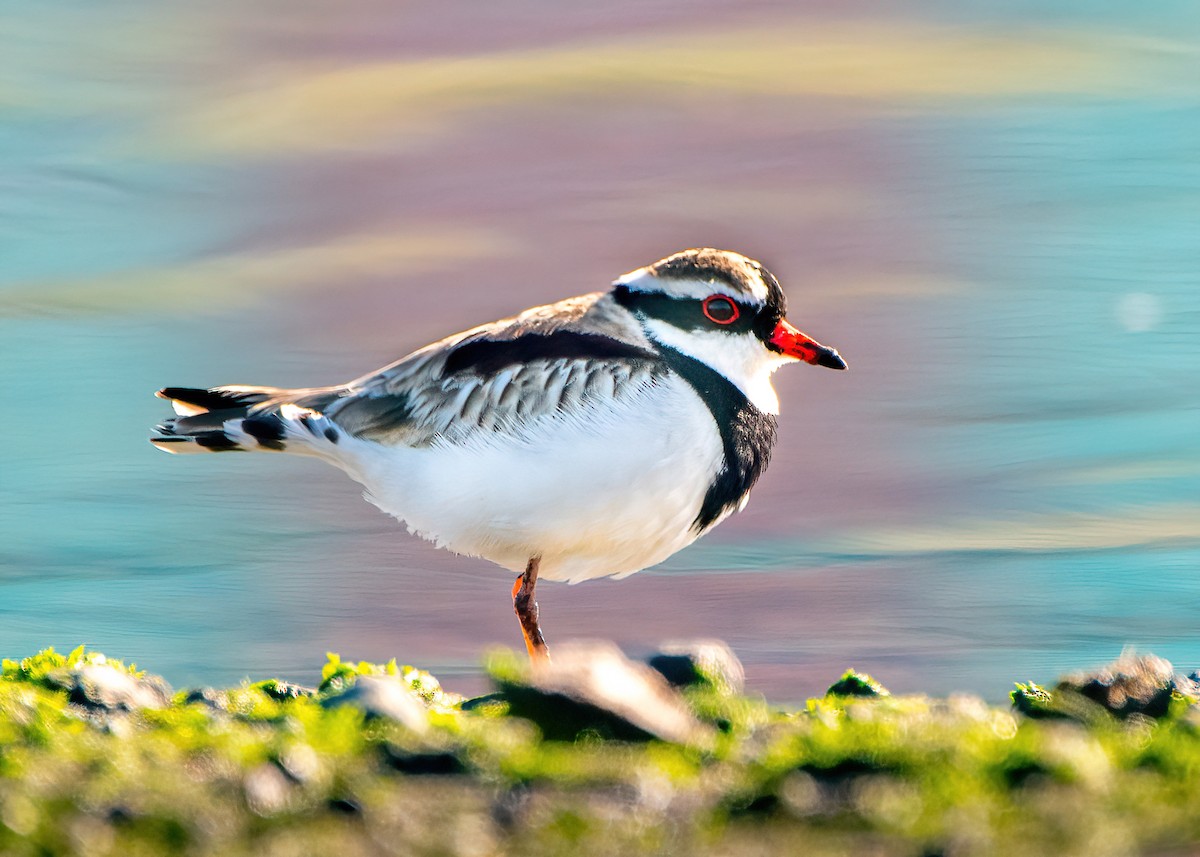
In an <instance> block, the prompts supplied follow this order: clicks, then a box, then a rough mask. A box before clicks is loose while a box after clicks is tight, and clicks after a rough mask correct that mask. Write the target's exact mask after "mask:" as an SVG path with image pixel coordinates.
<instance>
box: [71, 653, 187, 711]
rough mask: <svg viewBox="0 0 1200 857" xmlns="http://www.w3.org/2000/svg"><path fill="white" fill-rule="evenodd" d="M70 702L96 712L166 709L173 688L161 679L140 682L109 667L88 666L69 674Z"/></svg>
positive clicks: (135, 677)
mask: <svg viewBox="0 0 1200 857" xmlns="http://www.w3.org/2000/svg"><path fill="white" fill-rule="evenodd" d="M64 686H65V687H66V690H67V694H68V699H69V700H70V701H71V702H73V703H75V704H76V705H82V706H85V707H86V708H89V709H92V710H96V711H136V710H138V709H140V708H154V709H157V708H166V707H167V705H169V704H170V701H171V688H170V685H168V684H167V683H166V682H165V681H164V680H163V679H162V678H160V677H159V676H145V677H142V678H138V677H137V676H134V675H130V674H129V673H127V672H122V671H121V670H119V669H116V668H115V667H111V666H108V665H107V664H87V665H85V666H82V667H80V668H79V669H76V670H72V671H71V672H70V673H68V674H67V676H66V677H65V681H64Z"/></svg>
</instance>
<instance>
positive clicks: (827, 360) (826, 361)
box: [813, 348, 846, 369]
mask: <svg viewBox="0 0 1200 857" xmlns="http://www.w3.org/2000/svg"><path fill="white" fill-rule="evenodd" d="M813 365H814V366H824V367H825V368H826V369H845V368H846V361H845V360H843V359H842V355H840V354H838V353H837V349H836V348H823V349H821V351H820V352H818V353H817V359H816V361H815V362H814V363H813Z"/></svg>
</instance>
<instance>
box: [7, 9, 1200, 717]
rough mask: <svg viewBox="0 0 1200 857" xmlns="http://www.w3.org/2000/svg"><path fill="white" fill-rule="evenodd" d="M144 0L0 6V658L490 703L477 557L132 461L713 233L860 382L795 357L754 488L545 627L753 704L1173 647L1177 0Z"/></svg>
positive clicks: (1194, 382) (320, 504)
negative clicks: (191, 406)
mask: <svg viewBox="0 0 1200 857" xmlns="http://www.w3.org/2000/svg"><path fill="white" fill-rule="evenodd" d="M169 5H170V4H167V5H164V4H152V3H148V2H144V0H126V2H124V3H122V4H119V5H118V6H116V7H111V6H109V7H106V8H104V9H100V8H98V7H94V6H92V5H89V4H85V3H75V2H68V3H60V4H55V6H54V8H53V9H51V7H50V6H48V5H45V4H32V5H29V4H26V5H24V6H19V5H18V4H14V3H6V2H4V0H0V388H2V389H3V390H4V391H5V407H4V412H3V422H2V425H3V428H2V429H0V438H2V439H3V443H2V444H0V449H2V451H0V652H2V653H4V654H5V655H19V654H26V653H30V652H32V651H34V650H36V649H38V648H40V647H42V646H44V645H47V644H54V645H56V646H58V647H60V648H61V647H70V646H72V645H74V644H76V643H78V642H81V641H84V642H87V643H89V644H91V645H93V646H95V647H98V648H100V649H102V650H104V651H106V652H108V653H109V654H112V655H115V656H122V657H126V658H136V659H138V660H140V661H141V662H142V663H143V664H144V665H146V666H149V667H151V668H153V669H155V670H156V671H159V672H162V673H163V674H165V675H166V676H167V677H168V678H169V679H170V680H171V681H173V682H175V683H176V684H188V683H197V682H214V683H230V682H235V681H237V680H238V679H239V678H241V677H243V676H252V677H265V676H268V675H271V676H273V675H280V676H284V677H287V678H292V679H296V680H301V681H305V680H312V679H313V678H314V676H315V672H316V668H317V667H318V666H319V664H320V663H321V661H322V659H323V653H324V652H325V651H326V650H336V651H339V652H341V653H342V655H343V656H344V657H359V658H369V659H386V658H388V657H392V656H395V657H398V658H399V659H400V660H402V661H409V662H413V663H417V664H419V665H421V666H425V667H428V668H430V669H432V670H433V671H434V672H435V673H438V674H440V675H443V676H447V677H448V683H449V684H450V685H451V686H452V687H455V686H457V687H458V688H459V689H463V690H468V691H469V690H475V689H478V688H479V687H481V686H482V684H481V680H480V678H479V675H478V664H479V661H480V658H481V653H482V652H483V651H484V650H486V649H487V648H488V647H489V646H491V645H494V644H504V645H510V646H511V645H515V644H516V643H517V642H518V640H519V637H518V636H517V628H516V623H515V620H514V619H513V617H512V615H511V607H510V605H509V602H508V599H507V596H508V589H509V584H510V581H509V580H508V579H507V577H506V576H505V575H504V574H501V573H499V572H498V571H497V570H495V569H493V568H492V567H490V566H489V565H488V564H487V563H485V562H482V561H478V560H468V559H463V558H459V557H454V556H451V555H449V554H445V553H443V552H438V551H435V550H433V549H432V548H431V547H429V546H428V545H425V544H424V543H421V542H419V541H417V540H415V539H413V538H412V537H409V536H407V535H406V534H405V533H404V532H403V529H402V528H401V527H398V526H397V525H396V524H395V522H393V521H390V520H389V519H387V518H385V517H384V516H383V515H382V514H381V513H379V512H378V511H376V510H375V509H374V507H372V506H369V505H367V504H365V503H363V502H362V500H361V499H360V498H359V497H358V490H357V488H356V487H355V486H354V485H353V484H352V483H350V482H349V481H348V480H347V479H345V478H344V477H343V476H341V475H340V474H338V473H337V472H335V471H334V470H332V469H330V468H325V467H322V466H321V465H319V464H316V463H313V462H308V461H303V460H294V459H290V458H281V457H272V456H240V457H239V456H211V457H203V458H202V457H192V458H186V459H183V458H169V457H167V456H164V455H162V454H161V453H157V452H156V451H154V450H153V449H152V448H151V447H150V446H149V445H148V444H147V443H146V441H145V438H146V435H147V429H148V427H149V426H151V425H153V424H154V423H155V422H156V421H158V420H159V419H160V418H161V417H162V416H163V414H164V410H163V407H162V403H161V402H159V401H157V400H155V399H153V398H152V397H151V396H150V394H151V393H152V392H153V390H155V389H157V388H158V387H160V386H163V385H164V384H181V385H208V384H218V383H234V382H250V383H254V382H257V383H267V384H279V385H289V384H295V385H309V384H322V383H332V382H336V381H341V380H345V379H346V378H349V377H353V376H355V375H358V374H361V373H362V372H364V371H366V370H367V369H370V368H373V367H375V366H379V365H382V364H384V363H386V362H388V361H390V360H392V359H394V358H395V357H398V356H400V355H401V354H402V353H404V352H406V351H407V350H410V349H412V348H415V347H417V346H420V345H422V344H424V343H425V342H427V341H429V340H431V339H434V338H437V337H440V336H442V335H445V334H446V333H449V332H452V331H454V330H458V329H462V328H465V327H468V326H471V325H474V324H477V323H479V322H483V321H488V320H490V319H493V318H496V317H499V316H502V315H506V314H509V313H511V312H514V311H516V310H519V309H521V308H523V307H525V306H528V305H531V304H535V303H539V302H548V301H551V300H555V299H558V298H560V297H564V296H567V295H570V294H577V293H581V292H585V291H592V290H595V289H598V288H603V287H605V285H606V284H607V282H608V281H609V280H611V279H612V278H613V277H614V276H616V275H617V274H620V273H622V272H623V271H625V270H628V269H630V268H633V267H637V266H639V265H641V264H644V263H646V262H649V261H652V260H653V259H656V258H658V257H660V256H662V255H665V254H666V253H669V252H671V251H674V250H676V249H680V248H683V247H686V246H695V245H706V244H708V245H717V246H726V247H731V248H734V249H738V250H741V251H743V252H745V253H747V254H749V255H753V256H757V257H759V258H762V259H763V260H764V261H765V262H767V264H768V265H769V266H770V267H771V268H772V269H773V270H774V271H775V272H776V273H777V274H778V275H779V276H780V278H781V279H782V280H783V282H784V285H785V288H786V289H787V290H788V292H789V295H790V298H791V301H792V303H793V307H794V308H793V311H792V313H791V315H792V317H793V321H795V322H796V323H797V324H798V325H800V326H801V327H802V328H803V329H805V330H808V331H809V332H810V333H812V334H814V335H815V336H817V337H818V338H820V339H822V340H823V341H826V342H828V343H829V344H832V345H835V346H836V347H837V348H838V349H839V350H840V351H841V352H842V353H843V354H844V355H845V356H846V357H847V359H848V360H849V362H850V365H851V371H850V372H848V373H834V372H827V371H823V370H816V369H811V368H809V367H798V368H794V369H791V370H790V371H785V372H783V373H781V374H780V376H779V378H778V385H777V386H778V387H779V390H780V394H781V398H782V400H783V402H784V413H783V417H782V421H781V442H780V446H779V448H778V450H777V452H776V455H775V459H774V463H773V465H772V468H771V470H770V471H769V472H768V474H767V476H766V477H765V478H764V480H763V482H762V483H760V486H759V487H758V489H756V491H755V495H754V497H753V499H752V501H751V504H750V506H749V508H748V509H747V510H746V511H745V512H744V513H743V514H742V515H740V516H738V517H737V518H735V519H733V520H731V521H729V522H727V523H725V524H724V525H723V526H722V527H721V528H720V529H718V530H717V531H716V532H715V533H713V534H712V535H710V536H709V537H707V538H705V539H704V540H702V541H701V542H700V543H698V544H697V545H695V546H693V547H692V548H690V549H689V550H687V551H685V552H683V553H681V554H679V555H677V556H676V557H674V558H673V559H672V560H670V561H669V562H668V563H667V564H665V565H664V566H662V567H660V568H658V569H654V570H651V571H647V572H643V573H642V574H639V575H637V576H635V577H634V578H631V579H628V580H625V581H622V582H619V583H611V582H607V581H599V582H592V583H588V584H583V585H580V586H576V587H567V586H563V585H546V586H545V587H544V588H543V589H541V590H540V599H541V603H542V614H543V622H544V626H545V628H546V631H547V634H548V636H549V637H550V640H551V642H552V643H553V641H554V639H556V638H557V639H561V638H564V637H568V636H605V637H612V638H614V639H616V640H617V641H618V642H620V643H621V644H622V645H623V646H625V647H626V649H627V650H629V651H631V652H633V653H640V652H645V651H646V650H648V649H649V648H650V647H652V646H653V645H654V644H655V643H656V642H658V641H660V640H663V639H666V638H670V637H681V636H717V637H721V638H724V639H726V640H728V641H729V642H730V643H731V644H732V645H733V646H734V647H735V649H736V650H737V651H738V653H739V654H740V655H741V656H742V657H743V659H744V660H745V661H746V664H747V668H748V673H749V678H750V681H751V684H752V685H753V686H754V687H756V688H758V689H761V690H763V691H765V692H767V693H768V694H770V695H771V696H773V697H776V698H779V699H789V698H798V697H801V696H803V695H804V694H810V693H814V692H818V691H820V690H821V689H822V688H823V687H824V686H825V685H826V684H827V683H828V682H829V681H831V680H832V679H833V678H834V677H836V674H837V673H839V672H840V671H841V670H842V669H844V668H845V667H847V666H851V665H853V666H856V667H858V668H859V669H864V670H868V671H870V672H872V673H875V674H876V675H878V676H879V677H880V678H881V679H882V680H883V681H884V682H885V683H886V684H888V685H890V686H892V687H893V688H895V689H897V690H910V689H921V690H928V691H931V692H946V691H949V690H955V689H960V690H972V691H976V692H980V693H983V694H984V695H986V696H988V697H990V698H1000V697H1001V696H1002V695H1003V694H1004V693H1005V692H1006V691H1007V689H1008V688H1009V686H1010V684H1009V683H1010V682H1011V681H1012V680H1014V679H1027V678H1033V679H1037V680H1049V679H1052V678H1053V677H1054V676H1055V675H1056V674H1057V673H1059V672H1060V671H1062V670H1065V669H1068V668H1072V667H1080V666H1085V665H1089V664H1094V663H1097V662H1101V661H1104V660H1106V659H1109V658H1111V657H1113V656H1115V655H1116V654H1118V653H1119V652H1120V650H1121V649H1122V647H1124V646H1126V645H1134V646H1137V647H1139V648H1142V649H1149V650H1153V651H1155V652H1157V653H1158V654H1161V655H1163V656H1166V657H1168V658H1170V659H1172V660H1173V661H1175V662H1176V664H1177V665H1178V666H1180V667H1185V668H1187V669H1192V668H1195V667H1197V666H1200V627H1198V626H1197V624H1196V621H1195V616H1196V610H1197V608H1198V607H1200V404H1198V401H1200V147H1197V145H1196V141H1197V140H1200V83H1197V78H1196V75H1195V68H1196V67H1197V64H1198V62H1200V49H1198V48H1197V47H1196V45H1197V44H1200V41H1198V38H1197V37H1200V12H1198V11H1197V9H1196V7H1195V5H1194V4H1190V3H1184V2H1178V3H1160V4H1156V6H1155V14H1154V16H1153V18H1152V19H1151V18H1150V16H1149V15H1148V14H1147V15H1145V16H1141V15H1138V14H1136V13H1133V12H1129V11H1127V9H1128V7H1126V6H1124V5H1122V4H1095V3H1093V4H1081V3H1068V2H1058V3H1052V4H1011V5H1010V6H1008V7H1007V11H1006V12H1005V13H1004V14H1003V15H1000V14H998V13H995V12H991V11H987V10H986V9H985V4H969V3H968V4H963V3H957V4H943V3H937V2H927V3H924V4H910V6H909V11H908V12H906V13H905V14H904V15H903V16H900V15H898V13H896V12H895V11H892V10H891V6H890V4H873V3H866V2H863V3H855V4H826V3H810V4H804V5H803V6H796V7H793V6H787V7H785V6H781V5H778V4H772V3H765V2H764V3H733V2H720V0H706V2H703V3H700V4H696V3H689V4H682V3H675V2H666V0H663V2H654V3H616V4H605V6H604V8H603V9H601V8H596V7H593V6H589V7H588V8H579V9H569V8H559V7H554V8H550V7H547V6H545V5H544V4H533V3H520V2H518V3H512V4H498V5H497V6H494V7H493V6H486V7H485V6H472V8H470V9H469V10H468V9H464V10H459V11H455V10H453V9H449V8H446V7H445V6H444V4H433V3H409V4H403V5H402V6H396V5H395V4H384V3H380V2H378V1H377V0H355V2H349V3H342V4H337V5H336V7H335V6H331V5H329V4H317V3H296V2H289V3H287V4H283V3H266V4H256V8H255V9H254V10H253V11H248V10H247V9H245V8H242V6H241V5H239V4H233V3H228V2H215V3H208V4H201V5H200V6H197V7H196V8H194V9H179V8H168V6H169ZM501 7H503V8H501Z"/></svg>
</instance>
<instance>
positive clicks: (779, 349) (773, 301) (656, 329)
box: [612, 248, 846, 413]
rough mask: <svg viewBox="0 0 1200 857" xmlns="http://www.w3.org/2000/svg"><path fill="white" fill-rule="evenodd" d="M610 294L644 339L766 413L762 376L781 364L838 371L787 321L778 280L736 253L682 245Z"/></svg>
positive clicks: (837, 362) (771, 405)
mask: <svg viewBox="0 0 1200 857" xmlns="http://www.w3.org/2000/svg"><path fill="white" fill-rule="evenodd" d="M612 296H613V299H614V300H615V301H616V302H617V303H618V304H620V305H621V306H622V307H624V308H625V309H627V310H628V311H629V312H631V313H633V315H634V316H635V317H636V318H637V319H638V321H639V322H640V323H641V325H642V329H643V330H644V331H645V333H646V335H647V336H649V337H650V338H651V339H653V340H654V341H656V342H658V343H659V344H661V345H667V346H670V347H671V348H675V349H676V350H678V351H682V352H683V353H685V354H687V355H689V356H691V357H694V358H696V359H697V360H702V361H703V362H705V363H707V364H708V365H709V366H711V367H712V368H714V369H716V370H717V371H719V372H720V373H721V374H722V375H724V376H725V377H726V378H728V379H729V380H730V381H732V382H733V383H735V384H736V385H737V386H738V387H739V388H741V390H742V392H743V393H745V394H746V396H747V397H748V398H749V399H750V400H751V401H752V402H753V403H754V404H755V405H756V406H757V407H758V408H759V409H760V410H763V411H765V412H767V413H777V412H778V409H779V402H778V399H777V398H776V397H775V391H774V389H773V388H772V387H771V380H770V379H771V374H772V373H773V372H774V371H775V370H776V369H778V368H779V367H780V366H782V365H784V364H785V363H791V362H794V361H797V360H802V361H804V362H805V363H811V364H812V365H814V366H825V367H827V368H830V369H845V368H846V361H844V360H843V359H842V358H841V355H839V354H838V353H837V351H836V350H834V349H833V348H829V347H827V346H824V345H822V344H821V343H819V342H817V341H816V340H815V339H813V338H812V337H810V336H808V335H807V334H804V333H801V332H800V331H799V330H797V329H796V328H795V327H793V326H792V325H791V323H790V322H788V320H787V318H786V317H785V314H786V311H787V298H786V297H785V296H784V294H783V289H781V288H780V286H779V281H778V280H776V279H775V277H774V275H773V274H771V272H770V271H768V270H767V269H766V268H764V267H763V266H762V264H760V263H759V262H756V261H754V260H753V259H749V258H747V257H745V256H743V255H741V254H740V253H734V252H732V251H730V250H713V249H711V248H700V249H693V250H684V251H683V252H681V253H676V254H674V255H673V256H668V257H667V258H665V259H661V260H660V261H658V262H655V263H654V264H653V265H647V266H646V267H644V268H638V269H637V270H636V271H630V272H629V273H628V274H625V275H624V276H622V277H620V278H618V279H617V280H616V282H615V283H613V291H612Z"/></svg>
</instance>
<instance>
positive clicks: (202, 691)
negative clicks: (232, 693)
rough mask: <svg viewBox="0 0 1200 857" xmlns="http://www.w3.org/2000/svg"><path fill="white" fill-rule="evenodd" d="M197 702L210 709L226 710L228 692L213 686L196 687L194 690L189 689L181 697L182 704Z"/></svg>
mask: <svg viewBox="0 0 1200 857" xmlns="http://www.w3.org/2000/svg"><path fill="white" fill-rule="evenodd" d="M197 703H199V704H200V705H203V706H204V707H206V708H208V709H210V710H211V711H222V712H224V711H228V710H229V694H227V693H226V692H225V691H223V690H217V689H216V688H213V687H198V688H195V689H194V690H189V691H188V693H187V695H186V696H185V697H184V698H183V704H184V705H194V704H197Z"/></svg>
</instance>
